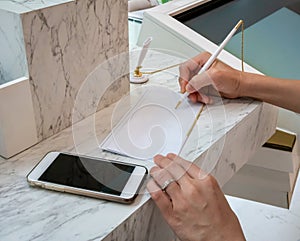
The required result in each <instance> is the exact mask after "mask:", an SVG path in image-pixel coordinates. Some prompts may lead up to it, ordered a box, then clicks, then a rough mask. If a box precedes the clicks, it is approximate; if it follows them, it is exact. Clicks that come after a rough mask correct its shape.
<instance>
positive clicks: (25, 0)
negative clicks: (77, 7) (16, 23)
mask: <svg viewBox="0 0 300 241" xmlns="http://www.w3.org/2000/svg"><path fill="white" fill-rule="evenodd" d="M72 1H73V0H15V1H12V0H1V1H0V9H3V10H6V11H8V12H14V13H17V14H23V13H27V12H31V11H34V10H37V9H41V8H47V7H52V6H54V5H58V4H62V3H67V2H72Z"/></svg>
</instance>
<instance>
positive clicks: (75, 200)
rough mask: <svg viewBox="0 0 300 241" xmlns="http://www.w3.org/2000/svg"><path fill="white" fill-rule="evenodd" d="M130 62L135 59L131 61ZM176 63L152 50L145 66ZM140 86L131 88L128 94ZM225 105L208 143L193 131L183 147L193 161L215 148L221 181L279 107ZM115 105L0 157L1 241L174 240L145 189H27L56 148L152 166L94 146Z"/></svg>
mask: <svg viewBox="0 0 300 241" xmlns="http://www.w3.org/2000/svg"><path fill="white" fill-rule="evenodd" d="M158 59H159V61H157V60H158ZM134 61H136V59H134V60H133V61H132V63H134ZM179 61H182V60H181V59H178V58H175V57H172V56H168V55H164V54H159V53H155V52H151V53H149V55H147V58H146V60H145V63H144V66H147V67H148V66H151V67H149V68H154V69H156V68H158V67H159V68H162V67H165V66H170V65H173V64H176V63H178V62H179ZM177 74H178V69H177V68H174V69H170V70H168V71H165V72H161V73H157V74H155V75H152V76H150V81H149V83H147V84H146V85H151V84H156V85H163V86H165V87H169V88H170V89H173V90H174V91H177V90H178V85H177ZM137 88H138V86H137V85H135V86H133V88H132V93H134V90H136V89H137ZM223 103H224V105H223V106H224V110H225V117H226V121H223V120H224V119H223V113H222V112H219V110H218V111H215V110H217V109H215V108H217V107H214V106H211V108H212V109H211V111H212V112H211V113H212V114H213V116H214V117H215V119H214V121H215V123H216V124H220V121H222V122H223V123H222V126H223V130H221V129H218V128H217V129H216V135H215V136H213V137H212V141H210V142H207V140H206V139H205V138H203V137H201V136H198V138H199V142H198V143H199V144H198V145H197V146H196V148H195V149H192V148H194V146H193V145H191V144H188V145H187V146H186V149H187V150H188V151H187V152H186V153H185V155H186V156H187V157H188V158H189V160H191V161H196V163H198V164H200V163H203V160H205V159H206V158H205V156H206V155H207V156H208V157H209V158H211V159H210V160H213V158H218V156H215V155H214V153H218V154H220V158H219V159H218V160H219V161H218V162H217V163H216V166H215V168H214V170H213V173H214V174H215V175H216V178H217V179H218V180H219V182H220V184H221V185H222V184H224V182H226V181H227V180H228V179H229V178H230V177H231V176H232V175H233V174H234V173H235V172H236V171H237V170H238V169H239V168H240V167H241V166H242V165H243V164H244V163H246V162H247V160H248V157H249V156H250V155H251V154H252V153H253V152H254V151H256V148H257V147H258V146H260V145H262V143H264V141H265V140H266V139H267V138H268V137H269V136H270V135H271V133H272V132H273V131H274V128H275V123H276V111H275V112H274V111H273V110H274V109H273V107H272V106H270V105H266V104H262V103H260V102H258V101H253V100H251V99H238V100H224V102H223ZM114 107H115V105H111V106H109V107H108V108H105V109H103V110H101V111H99V112H97V113H96V114H95V115H94V116H90V117H88V118H86V119H84V120H82V121H80V122H78V123H76V124H75V125H74V126H72V127H69V128H67V129H65V130H63V131H61V132H59V133H57V134H55V135H53V136H51V137H50V138H48V139H46V140H44V141H42V142H40V143H39V144H37V145H35V146H33V147H32V148H30V149H28V150H26V151H24V152H22V153H20V154H19V155H17V156H15V157H13V158H11V159H8V160H3V159H2V160H0V195H1V199H0V213H1V216H0V226H1V227H2V228H1V229H0V237H1V239H2V240H138V241H140V240H166V241H167V240H174V238H175V236H174V234H173V233H172V231H171V230H170V229H169V228H168V226H167V224H166V223H165V222H164V220H163V219H162V217H161V215H160V213H159V212H158V210H157V208H156V207H155V206H154V204H153V202H152V201H151V200H149V194H147V192H145V188H144V187H143V188H142V191H141V194H140V195H139V196H138V197H137V199H136V200H135V201H134V203H133V204H131V205H123V204H117V203H112V202H107V201H102V200H96V199H92V198H86V197H79V196H76V195H71V194H64V193H58V192H54V191H48V190H42V189H39V188H32V187H29V186H28V184H27V182H26V175H27V174H28V172H29V171H30V170H31V169H32V168H33V167H34V166H35V165H36V163H38V161H39V160H40V159H41V158H42V157H43V156H44V155H45V154H46V153H47V152H48V151H53V150H56V151H67V152H73V153H76V152H77V153H80V154H87V155H92V156H100V157H106V158H110V159H114V160H120V161H123V162H130V163H137V164H142V165H146V166H147V167H148V168H150V167H151V166H152V165H153V163H152V162H151V161H148V162H145V161H141V160H134V159H132V158H127V157H123V156H119V155H115V154H112V153H109V152H102V151H101V150H100V149H99V147H98V144H99V143H100V142H101V141H102V140H103V139H104V138H105V137H106V136H107V134H108V133H109V132H110V129H111V115H112V113H113V111H114ZM208 114H209V112H208V111H207V112H204V113H203V115H202V117H203V119H202V120H201V119H199V123H198V126H197V128H199V129H202V128H203V129H204V130H203V131H204V132H206V130H205V128H207V126H208V125H209V123H206V122H205V120H208V121H209V122H210V121H211V120H209V116H208ZM91 123H92V124H93V123H94V124H95V125H93V126H91ZM266 123H268V124H266ZM196 133H197V132H196ZM192 138H195V137H194V136H192ZM191 140H193V139H191ZM208 143H209V144H208ZM207 153H208V154H207Z"/></svg>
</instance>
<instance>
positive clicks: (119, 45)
mask: <svg viewBox="0 0 300 241" xmlns="http://www.w3.org/2000/svg"><path fill="white" fill-rule="evenodd" d="M127 3H128V1H127V0H122V1H110V0H95V1H85V0H78V1H76V2H68V3H65V4H60V5H56V6H55V7H51V8H44V9H42V10H39V11H33V12H29V13H27V14H23V15H22V23H23V32H24V41H25V46H26V56H27V62H28V65H29V66H28V68H29V75H30V84H31V92H32V98H33V105H34V110H35V119H36V124H37V131H38V133H37V136H38V139H39V140H42V139H45V138H47V137H49V136H51V135H53V134H55V133H57V132H59V131H60V130H62V129H64V128H66V127H67V126H70V125H71V122H72V112H73V110H74V101H75V98H76V95H77V93H78V91H79V89H80V88H81V87H82V85H84V84H85V81H86V79H87V78H88V75H89V74H90V73H92V72H93V71H94V70H95V69H96V68H97V67H98V66H99V65H100V64H101V63H103V62H105V61H109V59H110V58H111V57H113V56H115V55H118V54H121V53H122V52H127V51H128V24H127V23H128V21H127ZM127 62H128V61H127V59H126V60H125V59H124V60H123V62H122V63H121V64H119V65H118V66H112V65H109V64H108V67H110V69H109V72H110V73H114V72H118V71H119V70H118V69H123V70H125V71H124V72H125V73H128V70H127V69H126V68H128V64H127ZM103 81H104V80H103V79H102V76H98V82H99V83H102V82H103ZM100 85H101V84H100ZM96 88H99V85H97V86H94V88H93V89H92V91H91V92H89V93H87V96H86V99H92V98H94V97H93V95H94V94H95V93H93V90H95V89H96ZM100 88H103V89H106V88H107V86H105V84H104V85H103V86H102V87H101V86H100ZM128 90H129V83H128V78H127V76H124V77H122V78H120V79H118V81H115V82H114V85H113V86H112V87H111V88H110V89H107V91H106V97H105V96H104V97H103V99H102V100H101V101H102V103H99V102H97V103H94V104H93V105H92V106H90V107H89V108H94V106H95V105H96V106H98V105H99V106H102V107H103V106H107V105H108V104H111V103H113V102H114V101H116V100H117V99H119V98H120V96H122V95H123V94H125V93H127V92H128ZM107 96H109V98H107ZM103 101H105V103H103ZM86 111H87V110H86ZM87 112H88V111H87ZM91 112H92V111H90V113H89V114H91Z"/></svg>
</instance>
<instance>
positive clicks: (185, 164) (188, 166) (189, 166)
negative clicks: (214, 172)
mask: <svg viewBox="0 0 300 241" xmlns="http://www.w3.org/2000/svg"><path fill="white" fill-rule="evenodd" d="M167 157H168V158H169V159H170V160H172V161H174V162H176V163H177V164H178V165H180V166H181V167H182V168H183V169H184V170H185V171H186V172H187V173H188V174H189V175H190V176H191V177H192V178H194V179H199V178H200V177H202V176H204V175H205V176H206V173H205V172H204V171H203V170H201V169H200V168H199V167H198V166H196V165H195V164H193V163H191V162H189V161H186V160H184V159H183V158H181V157H180V156H177V155H176V154H174V153H169V154H168V155H167Z"/></svg>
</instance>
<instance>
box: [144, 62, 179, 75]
mask: <svg viewBox="0 0 300 241" xmlns="http://www.w3.org/2000/svg"><path fill="white" fill-rule="evenodd" d="M180 64H181V63H179V64H174V65H171V66H168V67H166V68H163V69H158V70H154V71H150V72H144V71H143V72H141V73H142V74H156V73H158V72H161V71H164V70H167V69H171V68H174V67H177V66H179V65H180Z"/></svg>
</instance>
